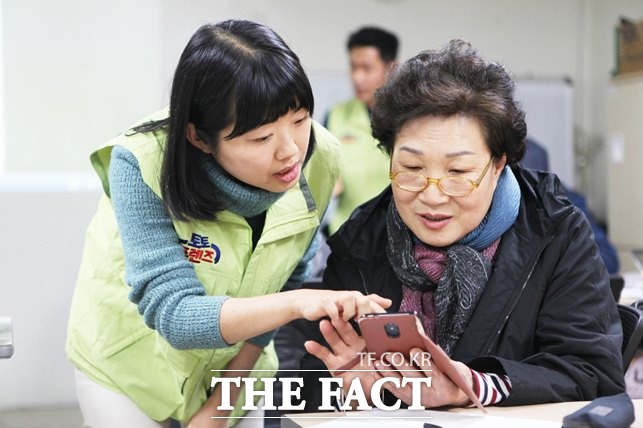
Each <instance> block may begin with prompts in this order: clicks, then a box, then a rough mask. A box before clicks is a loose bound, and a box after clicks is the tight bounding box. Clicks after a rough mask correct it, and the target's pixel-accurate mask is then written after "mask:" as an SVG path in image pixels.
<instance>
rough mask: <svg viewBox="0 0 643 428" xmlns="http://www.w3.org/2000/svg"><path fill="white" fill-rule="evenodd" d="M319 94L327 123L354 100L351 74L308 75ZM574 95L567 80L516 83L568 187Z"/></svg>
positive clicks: (530, 124)
mask: <svg viewBox="0 0 643 428" xmlns="http://www.w3.org/2000/svg"><path fill="white" fill-rule="evenodd" d="M308 77H309V79H310V83H311V85H312V87H313V92H314V94H315V111H314V114H313V117H314V118H315V120H317V121H319V122H323V120H324V117H325V116H326V113H327V112H328V110H329V109H330V107H331V106H333V105H334V104H335V103H337V102H340V101H344V100H347V99H349V98H351V97H352V96H353V88H352V86H351V82H350V79H349V76H348V73H347V72H346V73H340V72H325V73H324V72H316V73H310V74H309V75H308ZM573 97H574V91H573V86H572V84H571V82H569V81H568V80H567V79H563V78H560V79H550V78H547V79H538V78H533V79H532V78H530V79H516V98H517V99H518V100H519V101H520V102H521V104H522V106H523V109H524V110H525V113H526V121H527V132H528V134H529V136H530V137H531V138H533V139H534V140H536V141H538V142H539V143H540V144H541V145H542V146H544V147H545V148H546V149H547V152H548V153H549V167H550V168H551V170H552V171H553V172H555V173H556V174H558V176H559V177H560V179H561V180H562V181H563V183H565V185H567V186H569V187H571V188H573V187H574V184H575V179H574V176H575V175H574V109H573V103H574V99H573Z"/></svg>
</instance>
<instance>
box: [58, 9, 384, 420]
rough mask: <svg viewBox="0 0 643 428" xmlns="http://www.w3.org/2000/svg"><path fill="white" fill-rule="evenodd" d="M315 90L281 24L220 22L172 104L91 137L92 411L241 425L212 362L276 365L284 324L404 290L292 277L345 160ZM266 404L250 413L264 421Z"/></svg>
mask: <svg viewBox="0 0 643 428" xmlns="http://www.w3.org/2000/svg"><path fill="white" fill-rule="evenodd" d="M313 106H314V100H313V93H312V89H311V86H310V83H309V81H308V78H307V76H306V74H305V73H304V70H303V68H302V66H301V64H300V62H299V59H298V57H297V55H295V53H293V52H292V51H291V50H290V48H289V47H288V46H287V45H286V43H285V42H284V41H283V40H282V39H281V38H280V37H279V36H278V35H277V34H276V33H275V32H274V31H272V30H271V29H269V28H267V27H265V26H263V25H261V24H258V23H254V22H251V21H244V20H229V21H224V22H220V23H217V24H206V25H203V26H201V27H200V28H199V29H197V31H196V32H195V33H194V34H193V35H192V37H191V38H190V40H189V42H188V44H187V46H186V47H185V49H184V51H183V53H182V55H181V57H180V59H179V63H178V65H177V68H176V71H175V74H174V79H173V83H172V90H171V96H170V105H169V109H165V110H163V111H160V112H157V113H155V114H152V115H151V116H148V117H146V118H144V119H143V120H141V121H140V122H139V123H138V124H137V125H135V126H134V127H132V128H131V129H129V130H128V131H126V132H125V133H123V134H122V135H120V136H117V137H116V138H115V139H113V140H111V141H109V142H108V143H107V144H106V145H105V146H104V147H102V148H100V149H99V150H97V151H96V152H94V153H92V155H91V161H92V165H93V167H94V169H95V170H96V172H97V174H98V175H99V177H100V179H101V181H102V185H103V190H104V194H103V195H102V197H101V200H100V202H99V206H98V210H97V213H96V215H95V216H94V218H93V219H92V222H91V224H90V225H89V228H88V231H87V235H86V241H85V248H84V251H83V259H82V262H81V267H80V272H79V275H78V280H77V284H76V289H75V292H74V297H73V302H72V305H71V313H70V318H69V327H68V335H67V343H66V351H67V355H68V357H69V358H70V360H71V361H72V363H73V364H74V366H75V368H76V370H75V375H76V389H77V394H78V400H79V404H80V408H81V411H82V413H83V418H84V425H83V426H85V427H136V428H146V427H154V428H157V427H167V426H169V424H170V422H171V419H174V420H179V421H181V422H182V423H183V424H184V425H183V426H187V427H189V428H193V427H194V428H196V427H218V426H228V424H230V425H233V424H235V423H237V422H239V421H240V419H239V418H240V417H241V416H242V415H243V414H244V412H243V411H242V410H241V409H240V407H241V406H242V405H243V404H244V402H245V400H244V399H241V400H239V401H238V402H237V401H236V399H237V397H241V398H243V393H242V392H240V390H239V388H233V391H232V393H231V402H233V403H234V402H237V406H236V409H235V410H234V411H233V412H232V413H230V411H227V410H223V409H219V408H218V404H220V403H221V399H222V396H221V388H219V387H218V385H217V387H215V388H211V382H212V378H213V377H226V376H229V377H236V376H244V377H257V378H259V379H261V378H264V377H271V376H272V375H273V374H274V372H275V371H276V369H277V358H276V355H275V351H274V347H273V345H272V336H273V333H272V331H274V330H275V329H277V328H278V327H280V326H281V325H283V324H286V323H287V322H289V321H291V320H293V319H297V318H307V319H309V320H314V319H319V318H320V317H322V316H330V317H331V318H336V317H337V316H339V315H340V314H342V316H345V317H353V316H356V315H358V314H361V313H365V312H372V311H376V312H377V311H383V310H384V309H383V307H386V306H387V305H388V304H389V303H390V302H388V300H386V299H382V298H379V297H378V296H364V295H362V294H361V293H359V292H349V291H343V292H337V291H327V290H305V289H299V290H293V291H287V292H282V293H279V291H280V290H281V289H282V287H284V285H285V284H292V283H300V282H301V281H303V280H304V279H305V278H306V276H307V271H308V264H309V261H310V259H311V258H312V257H313V255H314V253H315V251H316V247H317V246H316V244H315V241H313V237H314V236H315V234H316V231H317V229H318V228H319V224H320V220H321V218H322V215H323V213H324V211H325V208H326V206H327V204H328V202H329V200H330V198H331V195H332V191H333V188H334V184H335V178H336V176H337V172H338V167H337V152H338V146H339V143H338V142H337V140H336V139H335V138H334V137H333V136H332V135H331V134H330V133H329V132H328V131H326V130H325V129H324V128H323V127H321V126H319V125H318V124H316V123H313V122H312V119H311V116H312V113H313ZM256 320H261V322H256ZM254 370H258V371H257V372H255V371H254ZM251 371H252V373H251V374H249V372H251ZM262 384H263V382H261V381H260V382H258V383H257V384H255V385H254V386H255V389H256V390H262V389H263V386H262ZM262 414H263V411H262V410H257V411H255V414H253V416H254V417H258V418H256V419H253V418H247V419H243V420H242V421H241V422H240V423H239V425H240V426H242V425H243V426H253V425H254V426H263V418H262ZM213 417H216V418H213Z"/></svg>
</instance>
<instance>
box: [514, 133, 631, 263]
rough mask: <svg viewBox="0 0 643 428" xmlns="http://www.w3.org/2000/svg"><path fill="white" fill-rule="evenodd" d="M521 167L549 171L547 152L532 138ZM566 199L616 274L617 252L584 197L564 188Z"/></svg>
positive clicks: (604, 259)
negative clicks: (586, 224)
mask: <svg viewBox="0 0 643 428" xmlns="http://www.w3.org/2000/svg"><path fill="white" fill-rule="evenodd" d="M520 163H521V164H522V166H524V167H525V168H529V169H534V170H537V171H549V170H550V169H549V155H548V154H547V150H546V149H545V148H544V147H543V146H542V145H541V144H539V143H538V142H537V141H536V140H534V139H533V138H527V152H526V153H525V156H524V157H523V158H522V161H521V162H520ZM565 191H566V192H567V197H568V198H569V200H570V201H572V203H573V204H574V205H575V206H577V207H578V208H579V209H580V210H581V211H582V212H583V214H585V216H586V217H587V220H588V221H589V224H591V225H592V230H593V232H594V240H595V241H596V244H597V245H598V248H599V250H600V252H601V258H602V259H603V262H604V263H605V267H607V271H608V272H609V273H610V274H611V275H613V274H617V273H618V272H619V270H620V262H619V259H618V252H617V251H616V247H615V246H614V244H612V242H610V240H609V238H608V237H607V232H606V231H605V229H604V228H603V227H601V225H599V224H598V222H597V221H596V219H595V218H594V216H593V215H592V213H591V211H590V209H589V207H588V206H587V200H586V199H585V196H584V195H583V194H581V193H579V192H577V191H574V190H572V189H570V188H569V187H567V186H565Z"/></svg>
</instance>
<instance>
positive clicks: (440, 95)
mask: <svg viewBox="0 0 643 428" xmlns="http://www.w3.org/2000/svg"><path fill="white" fill-rule="evenodd" d="M514 92H515V84H514V82H513V80H512V78H511V77H510V75H509V73H508V72H507V70H506V69H505V68H504V67H503V66H502V65H500V64H498V63H495V62H490V61H487V60H485V59H484V58H483V57H482V56H480V54H479V53H478V52H477V51H476V50H475V49H474V48H473V47H472V46H471V45H470V44H469V43H467V42H464V41H462V40H452V41H450V42H449V43H448V44H447V45H445V46H444V47H443V48H442V49H440V50H438V51H424V52H421V53H420V54H418V55H417V56H415V57H413V58H411V59H409V60H408V61H406V62H405V63H404V64H403V65H402V66H400V67H399V68H398V69H397V70H395V71H394V72H393V73H392V75H391V76H390V78H389V79H388V81H387V82H386V84H385V85H384V86H383V87H382V88H380V89H379V90H378V91H376V93H375V98H374V103H373V117H372V121H371V124H372V127H373V136H374V137H375V138H377V139H378V140H379V142H380V143H379V147H380V148H381V149H382V150H384V151H385V152H386V153H388V155H389V156H390V155H391V154H392V153H393V147H394V145H395V139H396V137H397V134H398V132H399V131H400V130H401V129H402V128H403V127H404V125H406V124H407V123H408V122H410V121H412V120H414V119H417V118H420V117H426V116H432V117H444V118H447V117H451V116H454V115H461V116H465V117H469V118H471V119H474V120H476V121H477V123H478V124H479V125H480V127H481V130H482V133H483V136H484V138H485V141H486V143H487V146H488V147H489V150H490V151H491V154H492V156H493V158H494V159H499V158H500V157H501V156H502V155H503V154H506V155H507V164H508V165H515V164H516V163H517V162H519V161H520V159H521V158H522V156H523V154H524V152H525V149H526V143H525V137H526V135H527V125H526V123H525V113H524V111H523V110H522V107H521V106H520V104H519V103H518V102H517V101H516V100H515V98H514Z"/></svg>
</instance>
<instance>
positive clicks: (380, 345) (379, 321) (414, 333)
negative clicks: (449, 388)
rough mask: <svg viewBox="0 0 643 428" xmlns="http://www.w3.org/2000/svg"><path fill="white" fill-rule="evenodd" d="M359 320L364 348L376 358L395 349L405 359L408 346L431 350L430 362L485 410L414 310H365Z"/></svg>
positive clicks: (390, 353) (407, 357) (408, 349)
mask: <svg viewBox="0 0 643 428" xmlns="http://www.w3.org/2000/svg"><path fill="white" fill-rule="evenodd" d="M358 324H359V328H360V330H361V332H362V337H363V338H364V340H365V341H366V350H367V351H368V352H373V353H375V357H376V358H381V357H382V355H383V354H385V353H389V354H388V355H389V356H392V353H396V352H397V353H400V354H402V355H404V356H405V357H406V359H407V360H408V359H409V357H410V356H409V353H410V351H411V349H413V348H420V349H422V350H423V351H426V352H428V353H429V354H430V362H431V365H434V366H436V367H437V368H438V369H439V370H440V371H441V372H442V373H443V374H445V375H446V376H447V377H448V378H449V379H450V380H451V381H452V382H453V383H454V384H456V385H457V386H458V387H459V388H460V389H461V390H462V391H464V393H465V394H466V395H467V397H469V399H470V400H471V402H473V403H474V404H475V405H476V406H477V407H478V408H479V409H480V410H482V411H483V412H485V413H486V410H485V409H484V408H483V407H482V404H480V400H478V397H477V396H476V394H475V392H473V389H472V388H471V385H470V384H469V382H468V381H467V380H466V379H465V378H464V376H463V375H462V374H461V373H460V372H459V371H458V368H457V367H456V365H455V364H454V362H453V360H451V358H450V357H449V356H448V355H447V354H446V352H444V351H443V350H442V348H440V347H439V346H438V345H436V344H435V343H434V342H433V341H432V340H431V339H430V338H429V337H427V336H426V335H425V334H424V328H423V327H422V323H421V322H420V319H419V318H418V317H417V315H416V314H415V313H414V312H399V313H385V314H367V315H364V316H362V317H360V318H359V320H358ZM423 361H425V360H424V359H423Z"/></svg>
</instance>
